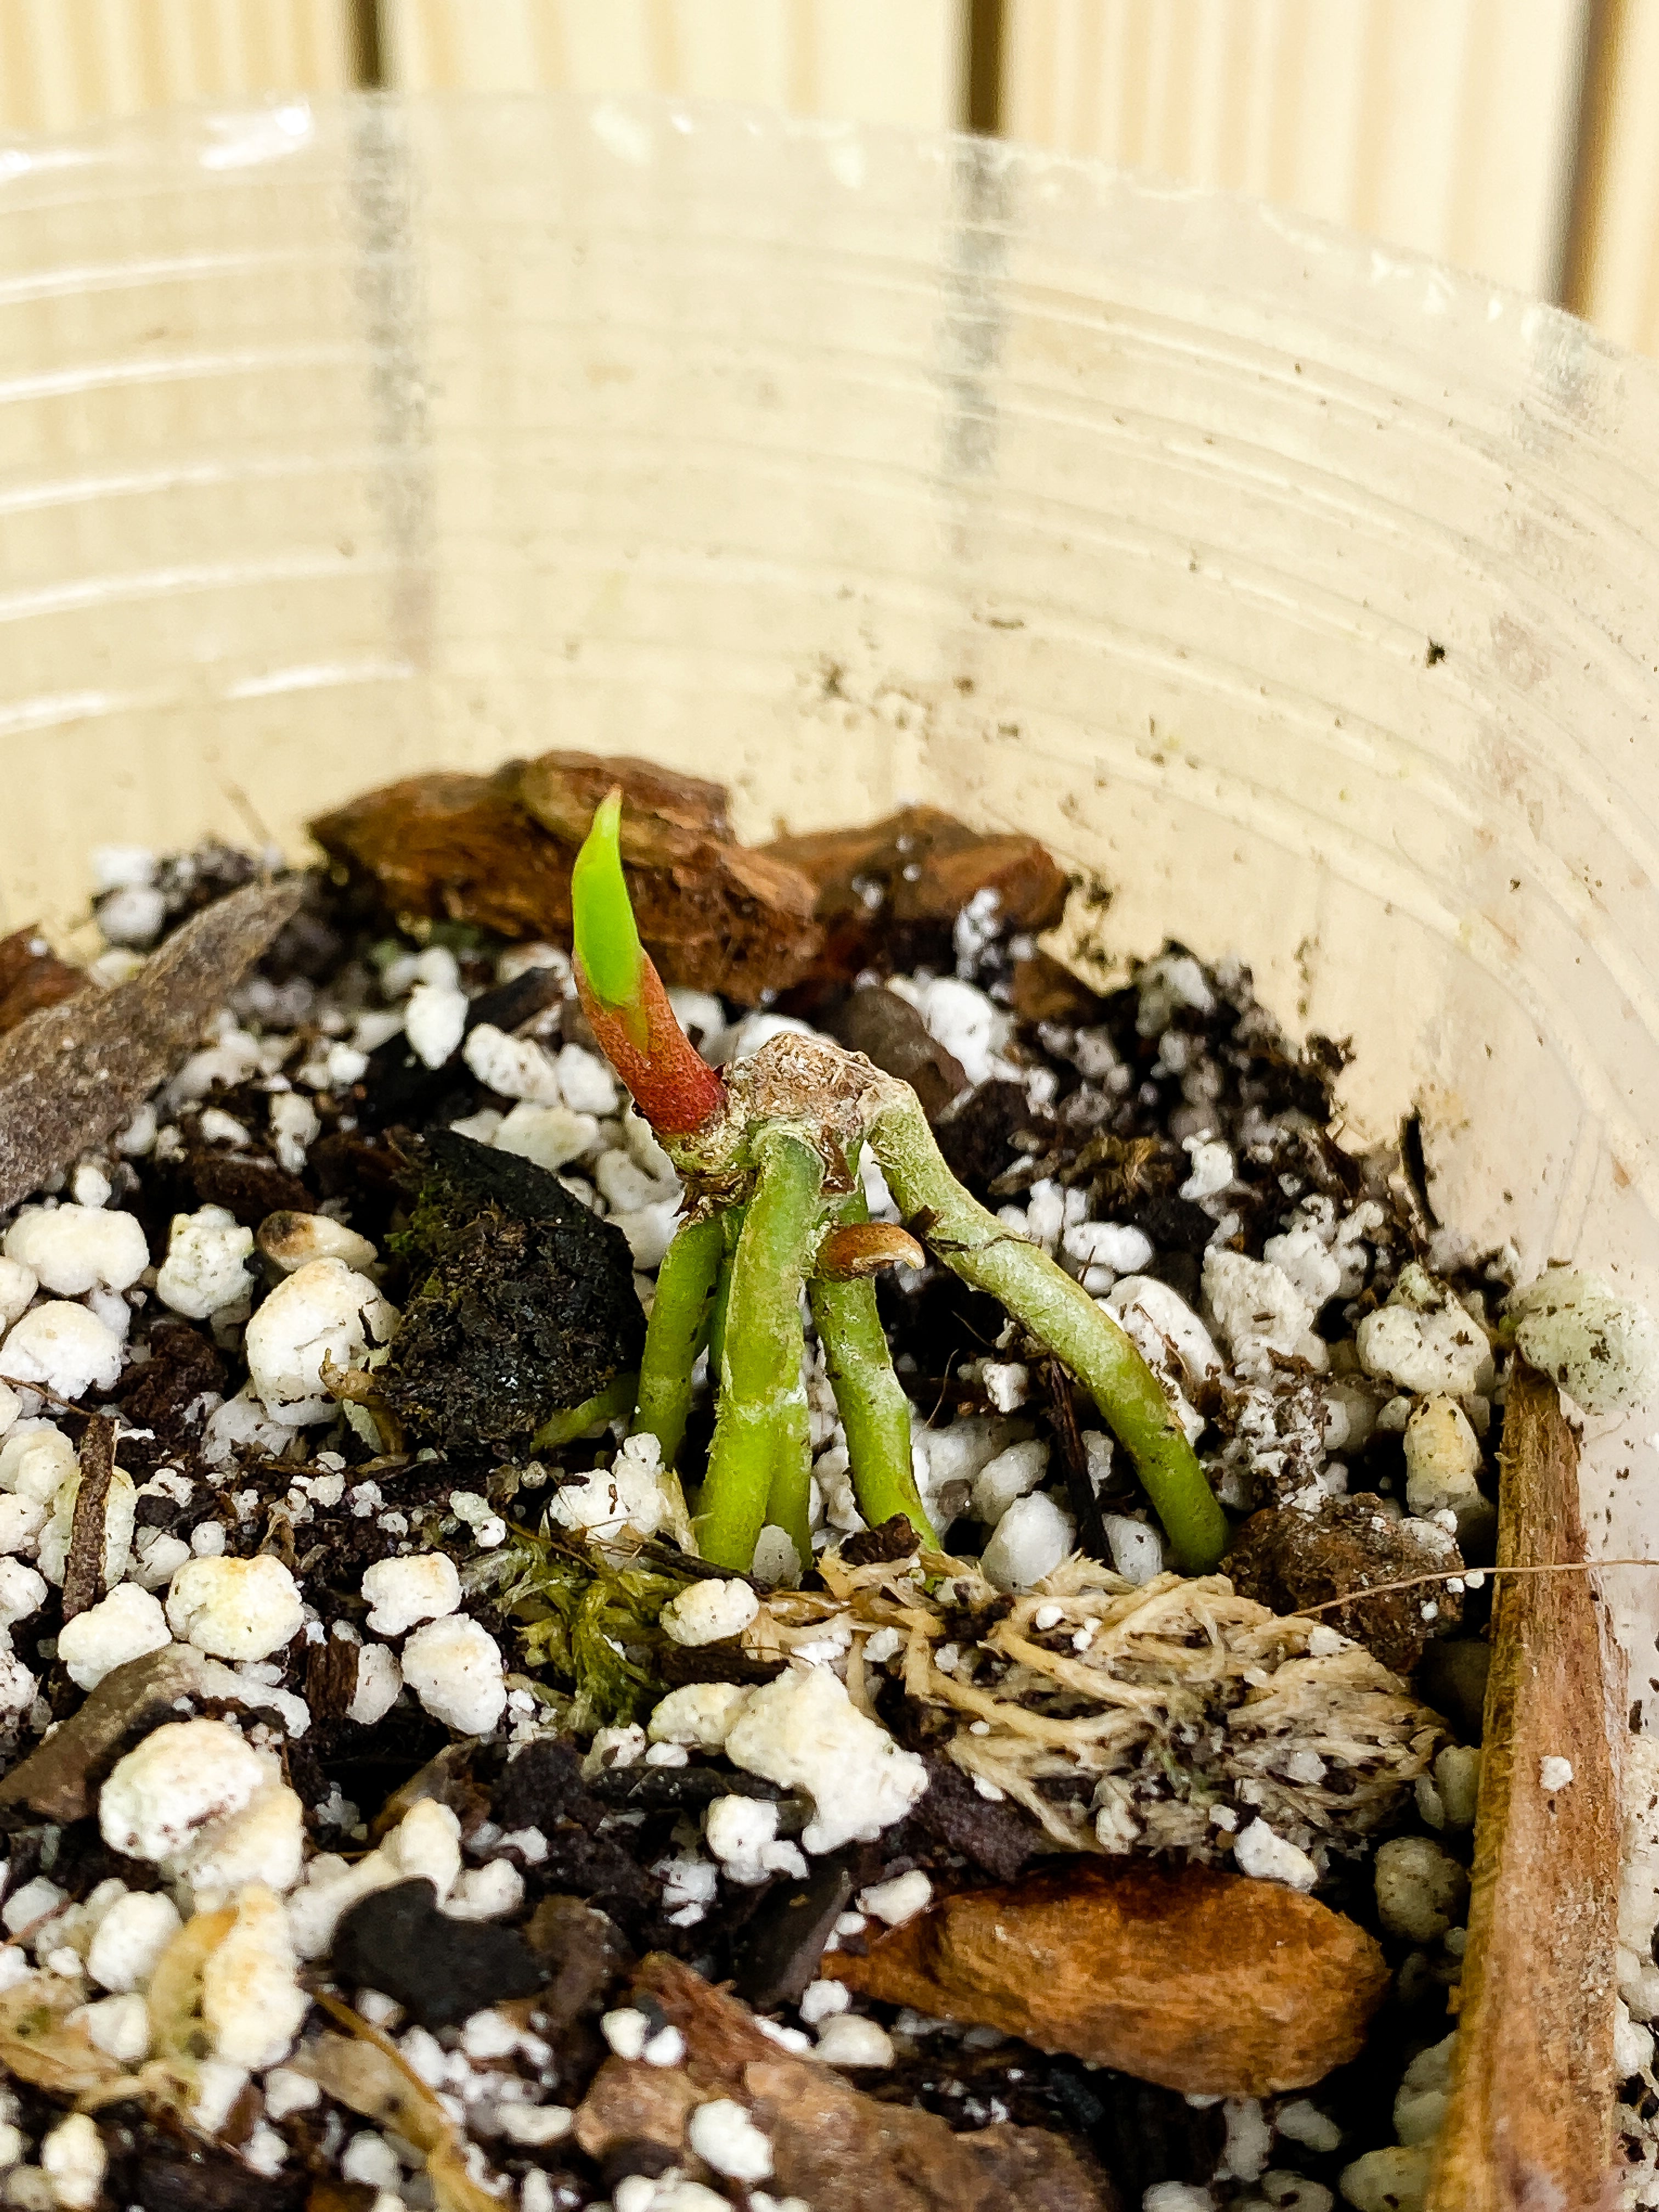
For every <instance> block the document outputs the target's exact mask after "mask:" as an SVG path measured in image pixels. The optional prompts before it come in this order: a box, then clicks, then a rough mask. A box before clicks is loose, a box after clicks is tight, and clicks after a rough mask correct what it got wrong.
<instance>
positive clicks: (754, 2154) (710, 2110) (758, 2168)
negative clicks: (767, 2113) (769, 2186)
mask: <svg viewBox="0 0 1659 2212" xmlns="http://www.w3.org/2000/svg"><path fill="white" fill-rule="evenodd" d="M685 2133H686V2140H687V2142H689V2143H690V2146H691V2148H692V2149H693V2150H694V2151H696V2154H697V2156H698V2157H699V2158H700V2159H702V2161H703V2163H704V2165H705V2166H713V2168H714V2172H716V2173H723V2174H725V2175H726V2176H727V2178H728V2179H731V2180H732V2181H764V2180H765V2179H766V2178H767V2176H768V2175H769V2173H770V2172H771V2171H772V2146H771V2144H770V2143H769V2142H768V2141H767V2139H766V2137H765V2136H763V2134H762V2133H761V2131H760V2130H759V2129H758V2128H757V2126H756V2125H755V2123H754V2122H753V2120H751V2119H750V2117H749V2114H748V2113H747V2112H746V2111H745V2110H744V2107H743V2106H741V2105H740V2104H738V2102H737V2100H736V2099H735V2098H732V2097H714V2098H711V2099H710V2100H709V2101H708V2103H707V2104H706V2105H699V2106H697V2108H696V2111H695V2112H693V2113H692V2115H691V2117H690V2120H689V2121H688V2122H687V2124H686V2130H685Z"/></svg>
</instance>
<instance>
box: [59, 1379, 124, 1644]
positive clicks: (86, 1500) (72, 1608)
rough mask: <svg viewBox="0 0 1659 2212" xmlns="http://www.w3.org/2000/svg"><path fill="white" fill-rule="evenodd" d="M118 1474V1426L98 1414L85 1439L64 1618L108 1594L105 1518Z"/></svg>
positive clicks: (67, 1563) (67, 1568)
mask: <svg viewBox="0 0 1659 2212" xmlns="http://www.w3.org/2000/svg"><path fill="white" fill-rule="evenodd" d="M114 1473H115V1424H114V1422H113V1421H112V1420H111V1419H109V1417H108V1415H107V1414H106V1413H94V1415H93V1417H92V1419H90V1420H89V1421H88V1423H87V1432H86V1434H85V1436H83V1437H82V1439H81V1480H80V1483H79V1485H78V1486H77V1487H76V1492H75V1518H74V1520H73V1521H72V1522H71V1523H70V1544H69V1557H68V1559H66V1560H65V1561H64V1620H74V1618H75V1616H76V1613H84V1612H85V1611H86V1610H87V1607H88V1606H93V1605H96V1604H97V1602H98V1601H99V1599H100V1597H102V1595H104V1516H105V1512H106V1508H107V1506H108V1504H109V1486H110V1481H111V1479H112V1476H113V1475H114Z"/></svg>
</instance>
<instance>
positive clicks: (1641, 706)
mask: <svg viewBox="0 0 1659 2212" xmlns="http://www.w3.org/2000/svg"><path fill="white" fill-rule="evenodd" d="M0 240H3V254H0V361H3V364H4V366H3V370H0V516H3V527H0V571H3V573H0V616H3V621H4V629H3V641H4V649H3V653H0V718H3V728H4V733H5V735H4V743H5V748H6V759H7V763H8V767H9V783H10V799H9V805H8V806H7V808H6V810H5V812H4V817H3V823H0V841H3V844H0V852H3V866H0V883H3V890H4V897H5V904H6V909H7V912H8V914H9V917H10V920H11V921H12V922H13V923H15V922H17V921H27V920H31V919H33V918H34V917H35V916H36V915H43V916H44V917H45V918H46V919H47V920H48V921H51V922H53V923H55V924H62V923H64V922H65V921H67V920H68V919H69V918H70V916H71V915H73V914H74V912H75V911H76V908H77V907H80V906H83V904H84V898H85V892H86V887H87V872H86V863H85V854H86V850H87V848H88V846H89V845H91V844H92V843H94V842H112V841H128V840H135V841H139V842H149V843H162V844H176V843H178V842H180V841H183V840H187V839H190V838H193V837H195V836H198V835H200V834H202V833H203V832H204V831H207V830H215V831H218V832H220V833H222V834H226V835H228V836H238V837H240V838H242V839H244V840H246V838H248V837H249V836H251V835H253V834H257V833H258V831H268V832H269V833H270V835H272V836H276V837H279V838H281V839H282V840H283V842H290V843H295V844H297V843H299V842H301V836H302V832H301V825H302V824H303V823H304V821H305V819H306V817H307V816H308V815H309V814H311V813H313V812H314V811H317V810H318V809H319V808H320V807H322V806H324V805H327V804H329V803H330V802H331V801H334V800H337V799H341V798H343V797H344V796H345V795H346V794H347V793H349V792H351V791H353V790H355V789H357V788H360V787H363V786H365V785H367V784H369V783H372V782H374V781H382V780H385V779H386V778H388V777H391V776H392V775H398V774H402V773H406V772H410V771H412V770H415V769H421V768H426V767H430V766H435V765H439V764H444V765H449V766H453V767H470V766H475V765H486V764H493V763H495V762H497V761H499V760H501V759H502V758H503V757H507V756H508V755H510V754H513V753H520V752H526V751H531V750H539V749H542V748H544V747H546V746H548V745H551V744H567V745H580V746H587V747H592V748H594V749H597V750H609V751H639V752H646V753H650V754H653V755H656V756H658V757H661V758H663V759H665V760H669V761H672V762H675V763H679V764H681V765H684V766H687V767H690V768H695V769H698V770H699V771H702V772H703V773H708V774H715V775H721V776H724V777H726V778H727V779H728V780H729V781H731V782H732V784H733V785H734V786H735V787H736V789H737V791H738V818H739V823H740V826H741V827H742V829H744V831H745V832H746V833H748V834H750V835H754V836H759V835H762V834H764V833H766V832H768V831H769V829H771V827H772V825H773V824H774V823H789V824H790V825H792V826H795V827H803V826H811V825H814V824H819V823H828V822H832V821H835V820H837V819H846V818H849V817H861V816H870V815H873V814H875V813H877V812H878V811H883V810H885V809H887V808H890V806H892V805H894V804H896V802H897V801H898V800H900V799H902V798H904V797H907V796H915V797H919V798H923V799H931V800H933V801H936V802H938V803H939V804H941V805H945V806H948V807H951V808H952V809H954V810H956V811H959V812H961V813H963V814H965V815H968V816H969V817H973V818H974V819H975V820H977V821H980V822H982V823H1019V824H1021V825H1023V826H1024V827H1025V828H1027V829H1031V830H1034V831H1035V832H1036V833H1037V834H1038V835H1039V836H1042V837H1044V838H1046V839H1047V840H1048V842H1050V843H1051V844H1052V845H1053V846H1054V848H1056V850H1057V851H1059V852H1060V854H1062V855H1063V856H1064V857H1065V858H1066V860H1068V861H1070V862H1072V863H1074V864H1075V865H1076V866H1078V867H1079V869H1081V870H1083V871H1085V872H1087V873H1088V875H1089V876H1090V877H1091V878H1092V879H1093V880H1094V882H1095V883H1096V884H1097V885H1098V886H1099V887H1100V889H1101V891H1102V893H1103V894H1104V893H1105V892H1107V891H1109V894H1110V897H1109V902H1106V900H1105V899H1104V896H1102V897H1101V898H1100V899H1098V900H1097V902H1095V905H1094V907H1093V909H1092V911H1091V915H1090V916H1089V930H1090V933H1091V941H1092V943H1093V945H1094V947H1095V949H1096V950H1097V951H1098V952H1099V954H1100V955H1101V956H1102V957H1104V958H1107V959H1117V958H1121V957H1122V956H1124V955H1126V954H1127V953H1130V952H1133V951H1146V950H1149V949H1151V948H1153V947H1155V946H1156V945H1157V944H1158V941H1159V940H1160V939H1162V938H1163V937H1164V935H1165V934H1166V933H1170V934H1173V935H1176V936H1177V937H1179V938H1181V939H1183V940H1184V941H1185V942H1186V943H1188V945H1192V946H1193V947H1194V948H1195V949H1196V950H1198V951H1200V952H1203V953H1205V954H1206V955H1207V954H1215V953H1219V952H1223V951H1229V950H1235V951H1238V952H1240V953H1241V954H1242V955H1243V957H1245V958H1246V959H1247V960H1249V963H1251V965H1252V966H1253V968H1254V969H1255V974H1256V977H1257V980H1258V983H1259V984H1260V986H1261V987H1262V989H1263V991H1264V992H1265V994H1266V995H1267V998H1268V999H1269V1000H1270V1001H1271V1002H1272V1004H1273V1006H1274V1007H1275V1008H1276V1009H1277V1010H1278V1011H1279V1012H1280V1013H1281V1014H1282V1015H1283V1016H1285V1018H1286V1019H1287V1020H1289V1021H1290V1022H1291V1024H1293V1025H1294V1026H1296V1027H1297V1028H1298V1029H1300V1028H1306V1027H1314V1028H1318V1029H1322V1030H1325V1031H1327V1032H1328V1033H1330V1034H1332V1035H1334V1036H1343V1037H1349V1038H1352V1042H1353V1047H1354V1052H1355V1060H1354V1064H1353V1066H1352V1069H1351V1071H1350V1073H1349V1075H1348V1077H1347V1078H1346V1080H1345V1084H1344V1092H1343V1095H1344V1097H1345V1100H1346V1105H1347V1110H1348V1114H1349V1118H1350V1124H1351V1128H1352V1132H1353V1133H1354V1134H1355V1135H1356V1136H1357V1137H1358V1138H1361V1139H1373V1138H1377V1137H1382V1136H1385V1135H1387V1134H1389V1133H1391V1132H1392V1131H1393V1130H1394V1129H1395V1127H1396V1126H1397V1124H1398V1122H1399V1121H1400V1118H1401V1115H1403V1114H1405V1113H1406V1112H1407V1111H1408V1110H1410V1109H1412V1108H1413V1106H1417V1107H1419V1108H1420V1109H1421V1112H1422V1115H1423V1121H1424V1132H1425V1144H1426V1149H1427V1155H1428V1159H1429V1162H1430V1165H1431V1172H1432V1188H1433V1194H1434V1199H1435V1203H1436V1206H1437V1208H1438V1210H1439V1212H1440V1213H1441V1215H1442V1217H1443V1219H1444V1220H1446V1221H1448V1222H1449V1223H1454V1224H1456V1225H1460V1226H1461V1227H1462V1229H1464V1230H1466V1231H1468V1233H1469V1235H1470V1237H1472V1238H1473V1239H1474V1240H1475V1241H1476V1242H1477V1243H1503V1242H1504V1241H1510V1242H1512V1243H1514V1244H1515V1246H1516V1248H1517V1249H1518V1251H1519V1253H1520V1255H1521V1257H1522V1262H1523V1264H1524V1265H1525V1266H1526V1267H1528V1269H1531V1268H1534V1267H1538V1266H1539V1265H1541V1263H1542V1262H1543V1261H1545V1260H1546V1259H1547V1258H1551V1257H1554V1258H1559V1259H1567V1258H1576V1259H1579V1260H1582V1261H1584V1262H1586V1263H1588V1264H1593V1265H1595V1266H1597V1267H1603V1268H1605V1269H1607V1270H1608V1271H1610V1272H1612V1273H1614V1274H1615V1275H1616V1276H1617V1278H1618V1279H1620V1281H1622V1282H1630V1283H1632V1284H1634V1285H1635V1286H1636V1287H1637V1288H1638V1289H1639V1290H1641V1291H1644V1293H1645V1294H1647V1295H1649V1296H1650V1297H1651V1296H1653V1295H1655V1294H1656V1292H1659V1220H1656V1216H1659V1158H1656V1137H1659V895H1656V890H1655V884H1656V878H1659V820H1656V812H1659V804H1656V802H1659V751H1656V750H1655V740H1654V734H1653V727H1652V724H1653V718H1654V714H1655V709H1656V706H1659V612H1656V610H1659V532H1656V514H1659V499H1656V479H1659V380H1656V371H1655V370H1654V368H1652V367H1651V366H1650V364H1648V363H1646V362H1640V361H1637V360H1634V359H1632V358H1630V357H1628V356H1624V355H1622V354H1620V353H1619V352H1617V351H1616V350H1615V349H1613V348H1611V347H1609V346H1607V345H1606V344H1604V343H1601V341H1600V340H1598V339H1597V338H1596V337H1595V335H1594V334H1593V333H1592V332H1591V331H1589V330H1588V329H1586V328H1585V327H1584V326H1583V325H1580V324H1577V323H1576V322H1574V321H1572V320H1571V319H1568V318H1566V317H1565V316H1563V315H1561V314H1559V313H1556V312H1554V311H1553V310H1552V309H1550V308H1547V307H1540V306H1536V305H1534V304H1531V303H1528V302H1527V301H1522V300H1518V299H1516V298H1514V297H1512V296H1510V295H1506V294H1503V293H1499V292H1494V291H1493V290H1492V289H1489V288H1488V287H1486V286H1485V285H1484V284H1480V283H1476V282H1475V281H1474V280H1473V279H1470V278H1465V277H1462V276H1454V275H1451V274H1449V273H1448V272H1447V271H1445V270H1441V269H1438V268H1436V267H1434V266H1432V265H1431V264H1426V263H1424V262H1421V261H1419V260H1414V259H1412V258H1407V257H1405V256H1401V255H1399V254H1396V253H1393V252H1388V251H1385V250H1384V249H1383V248H1381V247H1379V246H1375V245H1374V244H1372V243H1370V242H1369V241H1366V240H1359V239H1355V238H1351V237H1348V236H1346V235H1343V234H1339V233H1334V232H1332V231H1330V230H1328V229H1324V228H1320V227H1319V226H1316V225H1314V224H1310V223H1306V222H1301V221H1299V220H1297V219H1296V218H1294V217H1291V216H1286V215H1285V214H1283V213H1281V212H1279V211H1276V210H1269V209H1266V208H1262V207H1258V206H1255V205H1254V204H1249V203H1247V202H1243V201H1241V200H1237V199H1231V198H1226V197H1216V196H1213V195H1210V194H1206V193H1200V192H1196V191H1181V190H1178V189H1175V188H1170V187H1162V186H1155V185H1148V184H1146V183H1144V182H1138V181H1135V180H1133V179H1127V178H1124V177H1121V176H1117V175H1114V174H1112V173H1109V172H1106V171H1104V170H1102V169H1099V168H1097V167H1092V166H1090V165H1088V164H1084V163H1078V162H1073V161H1065V160H1060V159H1056V158H1054V157H1051V156H1047V155H1034V154H1028V153H1022V152H1020V151H1018V150H1012V149H1006V148H1002V147H987V146H984V145H981V144H977V143H973V142H969V141H965V140H962V139H951V138H933V137H912V136H908V135H906V134H902V133H898V132H890V131H865V130H858V129H854V128H851V127H848V128H836V127H827V126H823V125H811V124H802V125H796V124H787V123H785V122H783V121H781V120H779V119H777V118H768V117H762V116H757V115H751V114H746V113H743V112H736V111H730V110H720V109H714V108H699V107H696V106H672V105H667V104H664V105H652V104H649V103H645V102H638V101H628V102H623V101H613V102H607V103H604V104H601V105H592V104H590V103H580V102H566V101H560V100H530V99H526V100H501V99H489V100H476V101H470V102H453V103H445V104H442V105H439V104H431V105H425V104H421V103H418V102H414V103H401V102H392V101H385V100H368V99H364V100H347V101H342V102H340V103H337V104H331V105H324V106H307V105H305V104H303V103H298V104H293V105H289V106H270V107H266V108H262V109H258V110H252V111H248V112H240V113H236V114H209V113H202V114H195V113H189V114H184V115H177V116H171V117H167V118H161V119H158V120H153V121H148V122H144V123H142V124H138V125H121V126H117V127H114V128H112V129H110V130H107V131H100V132H98V133H94V134H92V135H88V136H84V137H76V138H72V139H69V140H65V141H62V142H51V143H46V142H21V143H16V144H15V145H13V146H12V147H11V148H10V149H7V150H3V151H0ZM1655 1418H1659V1417H1653V1416H1650V1419H1649V1421H1648V1422H1646V1423H1644V1422H1641V1421H1638V1422H1637V1423H1635V1424H1633V1425H1631V1426H1630V1429H1629V1431H1628V1432H1626V1431H1622V1430H1620V1429H1618V1428H1616V1427H1614V1426H1607V1425H1604V1432H1602V1433H1600V1434H1595V1435H1593V1438H1592V1449H1591V1453H1590V1456H1589V1478H1588V1479H1589V1497H1588V1503H1589V1505H1590V1508H1591V1514H1592V1522H1593V1526H1594V1528H1595V1534H1596V1535H1597V1537H1598V1538H1599V1539H1601V1540H1602V1541H1605V1543H1606V1547H1607V1549H1609V1550H1611V1551H1614V1552H1625V1551H1644V1550H1652V1551H1654V1552H1656V1553H1659V1535H1656V1536H1655V1537H1654V1538H1653V1539H1651V1540H1650V1538H1649V1536H1648V1535H1647V1534H1646V1533H1645V1531H1644V1525H1643V1523H1644V1517H1647V1516H1646V1512H1645V1509H1647V1508H1648V1507H1649V1506H1650V1504H1651V1502H1652V1501H1653V1500H1654V1498H1655V1489H1656V1469H1655V1464H1654V1459H1653V1453H1652V1450H1651V1449H1650V1447H1649V1446H1648V1445H1647V1444H1646V1443H1643V1442H1642V1441H1641V1438H1642V1436H1643V1434H1644V1431H1645V1428H1646V1427H1647V1426H1649V1425H1651V1423H1652V1420H1653V1419H1655ZM1626 1469H1628V1470H1630V1479H1628V1480H1625V1479H1622V1476H1623V1471H1624V1470H1626ZM1656 1585H1659V1577H1630V1578H1627V1579H1626V1581H1625V1582H1624V1583H1622V1584H1621V1585H1620V1589H1621V1593H1622V1595H1623V1596H1624V1598H1625V1599H1626V1601H1627V1604H1628V1605H1629V1606H1630V1607H1632V1608H1634V1609H1636V1610H1638V1611H1639V1612H1640V1613H1642V1614H1643V1616H1644V1630H1643V1633H1644V1636H1645V1634H1646V1627H1645V1620H1646V1618H1647V1617H1648V1616H1650V1615H1651V1614H1652V1613H1653V1612H1654V1611H1655V1609H1656V1608H1655V1606H1654V1603H1653V1601H1652V1600H1653V1593H1654V1589H1655V1586H1656ZM1644 1650H1645V1647H1644ZM1638 1656H1643V1655H1638ZM1650 1671H1659V1669H1650V1668H1648V1667H1647V1666H1645V1665H1641V1666H1639V1667H1638V1674H1641V1675H1645V1674H1647V1673H1648V1672H1650Z"/></svg>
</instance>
